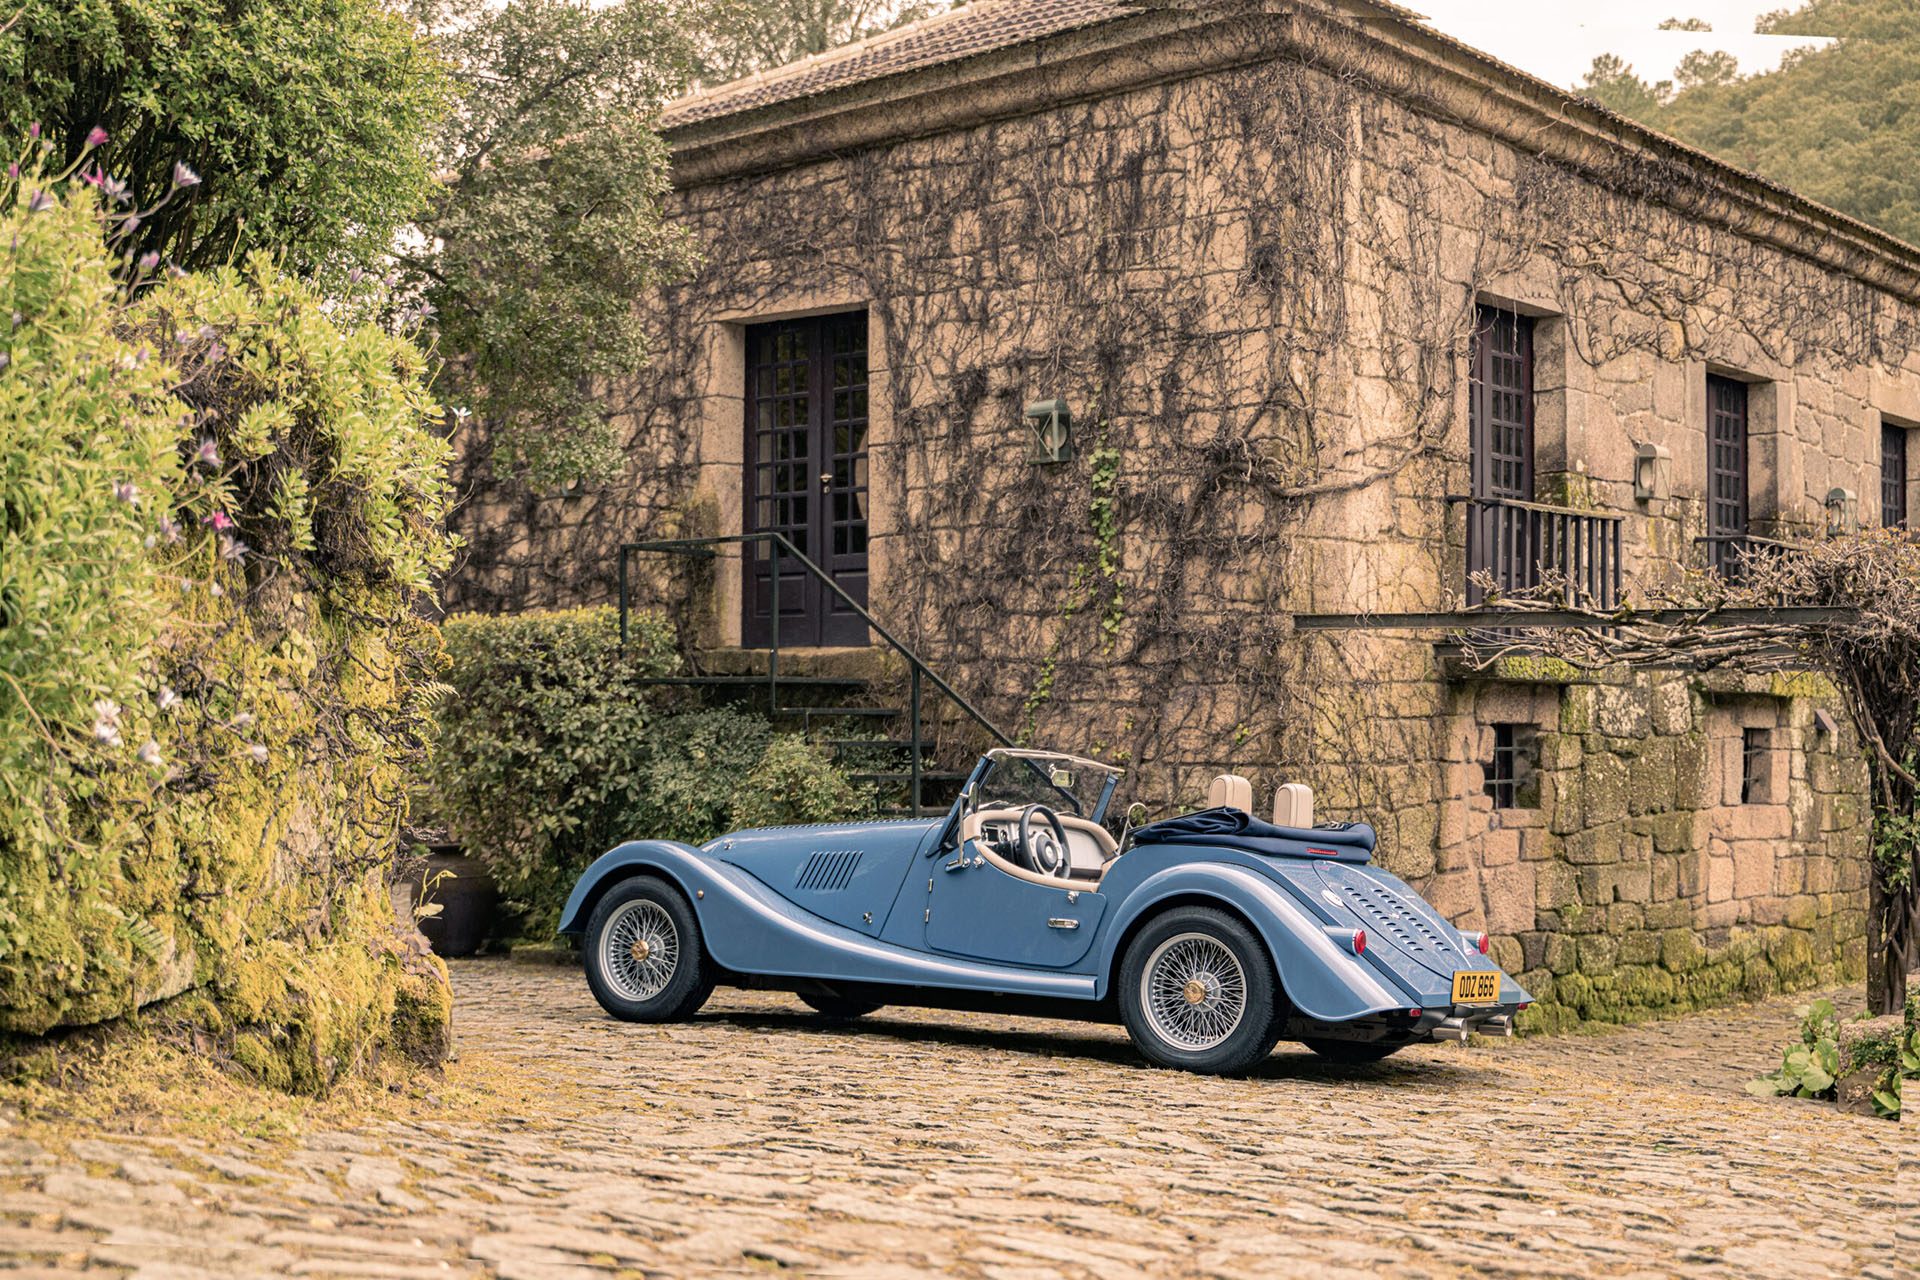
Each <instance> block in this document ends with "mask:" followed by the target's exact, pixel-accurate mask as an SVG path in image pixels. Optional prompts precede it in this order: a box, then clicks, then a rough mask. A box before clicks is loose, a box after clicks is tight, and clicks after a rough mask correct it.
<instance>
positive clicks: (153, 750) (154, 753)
mask: <svg viewBox="0 0 1920 1280" xmlns="http://www.w3.org/2000/svg"><path fill="white" fill-rule="evenodd" d="M140 763H141V764H144V765H158V764H159V763H160V744H159V743H157V742H155V741H154V740H153V739H152V738H148V739H147V741H146V743H145V745H143V746H142V747H141V748H140Z"/></svg>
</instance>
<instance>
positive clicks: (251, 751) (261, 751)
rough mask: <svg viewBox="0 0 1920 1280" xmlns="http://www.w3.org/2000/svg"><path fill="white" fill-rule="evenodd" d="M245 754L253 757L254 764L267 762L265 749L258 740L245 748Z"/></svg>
mask: <svg viewBox="0 0 1920 1280" xmlns="http://www.w3.org/2000/svg"><path fill="white" fill-rule="evenodd" d="M247 754H248V755H250V756H252V757H253V762H254V763H255V764H265V763H266V762H267V749H266V747H265V746H263V745H262V744H260V743H258V742H256V743H254V744H253V745H252V746H250V747H248V748H247Z"/></svg>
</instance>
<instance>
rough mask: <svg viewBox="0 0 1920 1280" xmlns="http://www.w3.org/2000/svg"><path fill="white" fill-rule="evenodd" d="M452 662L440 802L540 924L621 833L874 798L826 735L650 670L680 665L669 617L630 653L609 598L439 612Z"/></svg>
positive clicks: (642, 635)
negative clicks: (723, 702) (666, 692)
mask: <svg viewBox="0 0 1920 1280" xmlns="http://www.w3.org/2000/svg"><path fill="white" fill-rule="evenodd" d="M444 634H445V638H446V646H447V655H448V657H449V659H450V661H451V670H450V672H449V674H448V676H447V682H448V685H449V691H448V693H447V695H446V698H445V700H444V702H443V703H442V704H441V707H440V713H439V716H438V733H439V739H438V742H437V744H436V748H435V750H434V753H433V767H432V778H433V788H432V790H433V805H434V808H435V810H436V811H437V813H438V814H439V816H440V817H441V818H442V819H444V820H445V821H446V822H447V824H448V825H449V826H450V827H451V828H452V830H453V833H454V834H455V835H456V836H457V837H458V838H459V839H460V840H462V841H463V842H464V843H465V844H466V845H467V847H468V849H469V851H470V852H472V853H474V854H475V855H477V856H478V857H480V858H481V859H482V860H484V861H485V862H486V864H487V865H488V867H489V868H490V869H491V871H492V872H493V875H494V877H495V879H496V880H498V881H499V883H500V887H501V890H502V892H503V893H505V894H506V895H507V896H508V897H509V898H510V899H511V900H513V901H514V902H516V903H517V904H518V905H520V906H522V907H524V908H525V909H526V910H527V913H528V914H527V923H526V931H527V933H528V936H530V937H536V938H544V937H547V936H550V935H551V932H552V930H553V927H554V926H555V925H556V924H558V923H559V912H560V908H561V906H562V905H563V904H564V903H565V901H566V896H567V893H568V891H569V890H571V889H572V887H573V882H574V880H575V878H576V877H577V876H578V875H579V874H580V872H581V871H582V870H583V869H585V867H586V866H587V864H588V863H590V862H592V861H593V859H594V858H596V857H598V856H599V855H600V854H602V853H605V852H606V851H607V850H608V849H610V848H612V847H613V846H615V845H617V844H620V843H621V842H623V841H626V840H639V839H650V838H666V839H674V840H682V841H687V842H690V843H700V842H702V841H705V840H708V839H711V838H712V837H713V836H715V835H718V834H719V833H721V832H723V831H729V830H735V829H738V828H741V827H747V826H764V825H772V824H778V823H789V822H825V821H832V820H834V819H838V818H845V817H849V816H852V815H855V814H858V813H860V812H862V811H865V810H870V809H871V807H872V798H871V796H870V794H869V793H868V792H866V791H865V790H864V789H863V788H860V787H856V786H854V785H853V784H852V783H851V782H849V781H848V779H847V777H846V775H845V774H844V773H842V772H841V771H840V770H839V769H837V768H835V767H834V765H833V764H831V763H830V762H829V761H828V760H827V758H826V756H825V755H824V754H823V753H822V752H821V751H820V749H819V748H817V747H815V746H813V745H812V744H810V743H808V742H805V741H804V740H802V739H800V738H798V737H795V736H793V735H791V734H780V733H775V732H774V731H773V730H772V728H771V727H770V726H769V725H768V723H767V721H766V719H765V718H764V717H762V716H757V715H748V714H744V713H742V712H739V711H735V710H732V709H730V708H724V707H720V708H704V709H703V708H694V709H686V708H676V707H673V706H671V705H669V704H668V703H667V701H666V700H665V699H664V698H663V697H662V696H661V695H660V692H659V687H658V686H651V685H647V684H644V683H641V682H642V681H644V680H645V679H646V678H648V677H651V676H658V675H665V674H668V673H671V672H672V671H674V670H676V669H677V668H678V659H677V658H676V656H675V650H674V647H673V640H674V637H673V629H672V627H671V625H670V624H669V623H668V622H667V621H666V620H665V619H664V618H662V617H660V616H658V615H653V614H640V615H638V616H636V618H635V619H634V621H633V625H632V635H631V639H630V643H629V649H628V655H627V657H626V658H625V659H624V660H622V659H621V658H620V656H619V624H618V620H617V617H616V615H615V613H614V612H613V610H611V609H606V608H592V609H577V610H568V611H561V612H551V613H526V614H519V615H516V616H513V617H489V616H484V615H478V614H470V615H464V616H460V617H455V618H450V619H448V620H447V622H446V624H445V626H444Z"/></svg>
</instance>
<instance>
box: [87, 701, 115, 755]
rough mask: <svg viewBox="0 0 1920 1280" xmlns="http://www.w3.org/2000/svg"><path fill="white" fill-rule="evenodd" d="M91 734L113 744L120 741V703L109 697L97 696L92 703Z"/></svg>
mask: <svg viewBox="0 0 1920 1280" xmlns="http://www.w3.org/2000/svg"><path fill="white" fill-rule="evenodd" d="M93 736H94V738H95V740H96V741H99V742H103V743H105V744H106V745H107V746H113V745H114V744H116V743H118V742H119V741H120V704H119V703H117V702H115V701H114V700H113V699H111V698H97V699H95V700H94V704H93Z"/></svg>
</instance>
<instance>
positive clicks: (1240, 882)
mask: <svg viewBox="0 0 1920 1280" xmlns="http://www.w3.org/2000/svg"><path fill="white" fill-rule="evenodd" d="M1195 899H1201V900H1208V899H1211V900H1213V901H1215V902H1218V903H1221V904H1222V905H1224V906H1226V907H1228V908H1230V909H1232V910H1233V911H1235V912H1237V913H1238V914H1239V915H1241V916H1244V917H1245V918H1246V920H1247V922H1248V923H1249V924H1251V925H1252V926H1253V928H1254V931H1255V932H1256V933H1258V934H1259V935H1260V938H1261V940H1262V941H1263V942H1265V943H1266V944H1267V952H1268V954H1269V955H1271V956H1272V957H1273V964H1274V968H1275V969H1276V970H1277V971H1278V973H1279V978H1280V985H1281V988H1282V989H1283V990H1284V991H1285V992H1286V994H1287V999H1288V1000H1290V1001H1292V1003H1293V1006H1294V1008H1295V1009H1297V1010H1298V1011H1299V1012H1300V1013H1302V1014H1304V1015H1305V1016H1306V1017H1309V1018H1315V1019H1318V1020H1320V1021H1322V1022H1345V1021H1347V1020H1348V1019H1350V1018H1360V1017H1365V1016H1366V1015H1368V1014H1374V1013H1385V1012H1387V1011H1388V1010H1390V1009H1398V1008H1402V1007H1404V1006H1405V1005H1406V1000H1405V998H1404V997H1403V996H1401V995H1400V994H1399V993H1397V992H1395V991H1393V990H1391V989H1389V988H1388V987H1387V986H1386V985H1385V984H1384V983H1383V982H1381V981H1380V979H1379V977H1378V976H1377V975H1375V974H1374V973H1373V972H1372V970H1371V969H1370V968H1369V967H1368V966H1367V965H1366V964H1365V963H1364V962H1363V961H1362V960H1361V959H1360V957H1358V956H1356V955H1354V954H1352V953H1351V952H1349V951H1346V950H1344V949H1342V948H1341V947H1340V945H1339V944H1338V943H1337V942H1335V941H1334V939H1333V938H1332V937H1330V936H1329V935H1328V933H1327V930H1326V928H1325V927H1324V926H1323V925H1322V924H1321V922H1320V921H1318V920H1316V919H1314V918H1313V917H1312V916H1311V915H1309V914H1308V913H1307V912H1306V911H1305V910H1303V909H1302V908H1301V906H1300V905H1299V903H1297V902H1295V901H1294V899H1293V898H1292V896H1291V895H1289V894H1288V893H1287V891H1286V890H1285V889H1283V888H1281V887H1280V886H1279V885H1278V884H1275V883H1274V882H1273V881H1272V880H1270V879H1268V878H1267V877H1266V876H1263V875H1261V874H1259V873H1258V872H1257V871H1254V870H1253V869H1251V868H1249V867H1242V866H1236V865H1234V864H1232V863H1223V862H1211V863H1209V862H1202V863H1185V864H1182V865H1180V866H1176V867H1169V868H1167V869H1166V870H1163V871H1157V872H1155V873H1154V874H1153V875H1151V876H1149V877H1147V878H1146V879H1145V880H1143V881H1141V882H1140V883H1139V884H1138V885H1137V886H1135V887H1134V889H1133V890H1132V892H1130V893H1128V894H1127V895H1126V897H1125V899H1124V900H1122V901H1121V902H1119V903H1117V904H1116V909H1115V911H1114V916H1113V923H1112V926H1111V927H1110V928H1108V929H1107V931H1106V936H1105V938H1103V939H1102V941H1101V957H1100V959H1101V963H1100V969H1099V972H1100V973H1101V975H1103V976H1102V979H1101V982H1102V986H1101V994H1102V995H1103V996H1104V995H1106V994H1108V992H1107V990H1106V986H1105V983H1106V978H1105V976H1104V975H1107V974H1111V973H1113V972H1114V956H1115V952H1116V950H1117V949H1118V947H1119V945H1120V941H1121V939H1123V938H1125V937H1127V936H1128V934H1129V933H1131V932H1132V929H1133V926H1134V925H1135V924H1136V923H1138V922H1140V921H1142V920H1144V919H1145V918H1146V917H1147V916H1149V915H1151V914H1153V913H1154V912H1156V911H1160V910H1164V909H1166V908H1167V907H1168V906H1170V905H1172V904H1174V903H1175V902H1176V901H1179V900H1186V901H1192V900H1195Z"/></svg>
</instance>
